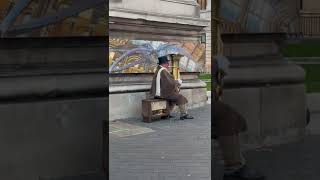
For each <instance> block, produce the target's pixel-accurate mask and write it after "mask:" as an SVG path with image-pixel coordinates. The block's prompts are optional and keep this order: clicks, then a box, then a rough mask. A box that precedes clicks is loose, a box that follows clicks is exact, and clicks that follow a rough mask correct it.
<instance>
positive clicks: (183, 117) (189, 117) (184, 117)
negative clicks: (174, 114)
mask: <svg viewBox="0 0 320 180" xmlns="http://www.w3.org/2000/svg"><path fill="white" fill-rule="evenodd" d="M184 119H193V117H192V116H190V115H189V114H185V115H183V116H180V120H184Z"/></svg>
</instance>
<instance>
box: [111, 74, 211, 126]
mask: <svg viewBox="0 0 320 180" xmlns="http://www.w3.org/2000/svg"><path fill="white" fill-rule="evenodd" d="M152 76H153V74H148V73H145V74H117V75H110V77H109V121H113V120H117V119H126V118H142V116H141V112H142V111H141V107H142V100H143V99H146V98H148V97H149V90H150V87H151V80H152ZM182 80H183V84H182V87H181V94H182V95H184V96H185V97H186V98H187V99H188V101H189V102H188V108H197V107H201V106H203V105H205V104H206V102H207V98H208V97H207V90H206V84H205V83H204V82H202V81H200V80H199V79H198V74H197V73H186V74H185V73H182ZM174 111H177V109H174Z"/></svg>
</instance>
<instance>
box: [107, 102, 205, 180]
mask: <svg viewBox="0 0 320 180" xmlns="http://www.w3.org/2000/svg"><path fill="white" fill-rule="evenodd" d="M210 109H211V106H210V105H206V106H205V107H201V108H197V109H193V110H190V114H191V115H192V116H194V117H195V119H192V120H184V121H181V120H175V119H171V120H162V121H157V122H153V123H143V122H141V119H126V120H121V123H128V124H130V125H134V126H139V127H144V128H150V129H152V130H153V132H149V133H145V134H139V135H132V136H127V137H117V136H110V137H109V138H110V139H109V141H110V143H109V149H110V150H109V158H110V164H109V165H110V177H109V179H110V180H118V179H128V178H130V179H137V180H171V179H172V180H173V179H174V180H180V179H181V180H198V179H199V180H209V179H211V170H210V169H211V140H210V137H211V136H210V131H211V129H210V127H211V123H210V120H211V111H210ZM175 116H176V117H179V115H178V114H175Z"/></svg>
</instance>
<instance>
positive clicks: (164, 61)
mask: <svg viewBox="0 0 320 180" xmlns="http://www.w3.org/2000/svg"><path fill="white" fill-rule="evenodd" d="M168 61H169V59H168V57H167V56H161V57H158V64H164V63H167V62H168Z"/></svg>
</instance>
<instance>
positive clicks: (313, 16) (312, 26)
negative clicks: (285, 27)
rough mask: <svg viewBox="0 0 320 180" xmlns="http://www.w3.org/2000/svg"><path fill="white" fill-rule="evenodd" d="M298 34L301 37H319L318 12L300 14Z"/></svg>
mask: <svg viewBox="0 0 320 180" xmlns="http://www.w3.org/2000/svg"><path fill="white" fill-rule="evenodd" d="M299 32H301V33H302V34H303V36H309V37H310V36H311V37H313V36H320V12H319V13H310V12H301V13H300V26H299Z"/></svg>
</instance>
